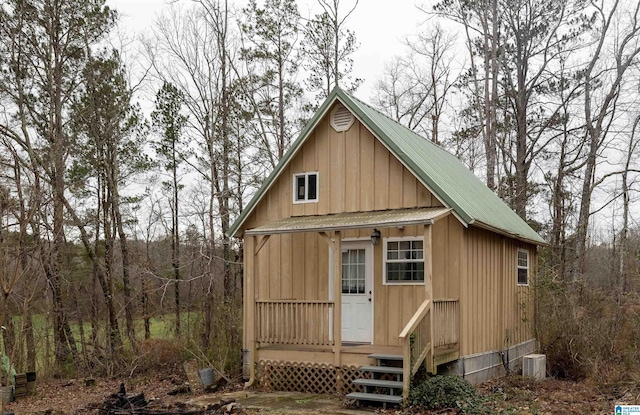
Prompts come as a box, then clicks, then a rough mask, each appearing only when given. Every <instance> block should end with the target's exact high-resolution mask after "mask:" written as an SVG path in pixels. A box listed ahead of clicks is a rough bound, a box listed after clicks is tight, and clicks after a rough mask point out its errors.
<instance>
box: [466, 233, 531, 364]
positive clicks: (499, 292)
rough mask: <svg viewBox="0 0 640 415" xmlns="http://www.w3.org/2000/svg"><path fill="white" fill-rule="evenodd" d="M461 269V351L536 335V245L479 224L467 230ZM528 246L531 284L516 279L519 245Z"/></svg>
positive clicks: (505, 345) (476, 350)
mask: <svg viewBox="0 0 640 415" xmlns="http://www.w3.org/2000/svg"><path fill="white" fill-rule="evenodd" d="M465 234H466V237H465V243H464V245H463V246H462V249H463V250H464V251H465V252H464V253H463V256H464V257H466V258H467V259H466V261H465V264H464V266H463V269H462V272H461V274H460V278H461V279H460V287H461V288H460V320H461V321H462V322H463V323H462V326H461V328H460V337H461V342H460V343H461V344H460V347H461V349H460V355H461V356H462V355H471V354H476V353H482V352H486V351H492V350H504V349H505V348H508V347H510V346H513V345H516V344H519V343H522V342H525V341H528V340H531V339H532V338H533V337H534V333H533V312H534V309H533V305H534V304H533V289H532V288H531V284H532V282H531V281H532V279H533V278H534V277H535V275H536V269H535V264H536V263H537V256H536V247H535V246H534V245H531V244H527V243H524V242H520V241H517V240H515V239H512V238H507V237H504V236H501V235H499V234H496V233H493V232H489V231H487V230H484V229H480V228H477V227H469V228H468V229H466V230H465ZM518 248H522V249H527V250H528V252H529V264H530V269H529V285H527V286H521V285H518V284H517V250H518Z"/></svg>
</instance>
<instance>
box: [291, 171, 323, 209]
mask: <svg viewBox="0 0 640 415" xmlns="http://www.w3.org/2000/svg"><path fill="white" fill-rule="evenodd" d="M317 201H318V172H317V171H316V172H312V173H299V174H294V175H293V202H294V203H307V202H317Z"/></svg>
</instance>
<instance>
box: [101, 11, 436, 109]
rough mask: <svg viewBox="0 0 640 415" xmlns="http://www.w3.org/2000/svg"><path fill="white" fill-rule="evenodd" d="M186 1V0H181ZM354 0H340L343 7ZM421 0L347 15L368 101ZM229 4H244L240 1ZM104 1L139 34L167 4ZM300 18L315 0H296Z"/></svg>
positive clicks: (416, 17)
mask: <svg viewBox="0 0 640 415" xmlns="http://www.w3.org/2000/svg"><path fill="white" fill-rule="evenodd" d="M183 1H185V2H186V1H188V0H183ZM354 2H355V0H342V3H343V4H344V6H343V7H344V10H345V11H346V10H347V7H350V6H351V5H353V4H354ZM424 2H425V1H423V0H417V1H416V0H360V2H359V4H358V7H357V8H356V10H355V11H354V12H353V13H352V14H351V16H349V19H348V20H347V26H348V28H349V29H351V30H353V31H354V32H355V33H356V37H357V40H358V42H359V43H360V48H359V49H358V51H357V52H356V53H355V54H354V55H353V60H354V69H353V75H354V76H355V77H358V78H364V83H363V84H362V85H361V86H360V88H359V89H358V91H357V92H356V95H357V96H358V97H360V98H361V99H363V100H365V101H369V99H370V97H371V95H372V92H371V91H372V88H373V85H374V84H375V82H376V80H377V79H379V78H380V76H381V74H382V72H383V69H384V64H385V63H386V62H387V61H389V60H390V59H391V58H392V57H393V56H395V55H400V54H402V52H403V50H404V49H403V42H404V38H405V37H406V36H407V35H411V34H414V33H415V32H416V31H417V27H418V25H419V24H420V23H422V22H423V21H424V20H425V17H426V16H425V14H424V13H422V12H421V11H419V10H418V9H417V8H416V4H423V3H424ZM231 3H235V4H239V5H242V6H244V5H245V4H246V3H247V2H246V1H243V0H235V1H234V0H231ZM107 4H108V5H109V6H110V7H112V8H115V9H116V10H118V12H119V13H120V15H121V21H120V25H121V27H122V28H124V29H125V30H126V31H127V32H128V33H130V34H132V33H142V32H144V31H145V29H146V28H147V27H149V26H150V25H152V24H153V21H154V19H155V17H156V16H157V15H158V14H159V13H160V12H161V11H162V9H163V8H165V7H168V6H167V5H168V1H167V0H107ZM298 8H299V10H300V13H301V14H302V16H303V17H306V16H310V15H313V14H316V13H318V12H319V11H320V7H319V6H318V4H317V2H316V1H315V0H298Z"/></svg>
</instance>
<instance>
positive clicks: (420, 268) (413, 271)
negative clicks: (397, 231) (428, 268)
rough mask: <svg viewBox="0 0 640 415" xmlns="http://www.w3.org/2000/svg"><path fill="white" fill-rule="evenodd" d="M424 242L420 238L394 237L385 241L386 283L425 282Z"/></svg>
mask: <svg viewBox="0 0 640 415" xmlns="http://www.w3.org/2000/svg"><path fill="white" fill-rule="evenodd" d="M423 246H424V242H423V240H422V239H420V238H394V239H391V238H389V239H385V241H384V254H383V255H384V275H385V283H386V284H422V283H424V248H423Z"/></svg>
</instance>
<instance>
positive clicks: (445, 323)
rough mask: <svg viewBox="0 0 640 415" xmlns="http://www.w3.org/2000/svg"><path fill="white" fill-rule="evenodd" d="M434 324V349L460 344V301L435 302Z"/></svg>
mask: <svg viewBox="0 0 640 415" xmlns="http://www.w3.org/2000/svg"><path fill="white" fill-rule="evenodd" d="M433 324H434V327H435V330H434V331H433V336H434V338H433V347H440V346H446V345H449V344H455V343H458V333H459V329H458V300H434V301H433Z"/></svg>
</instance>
